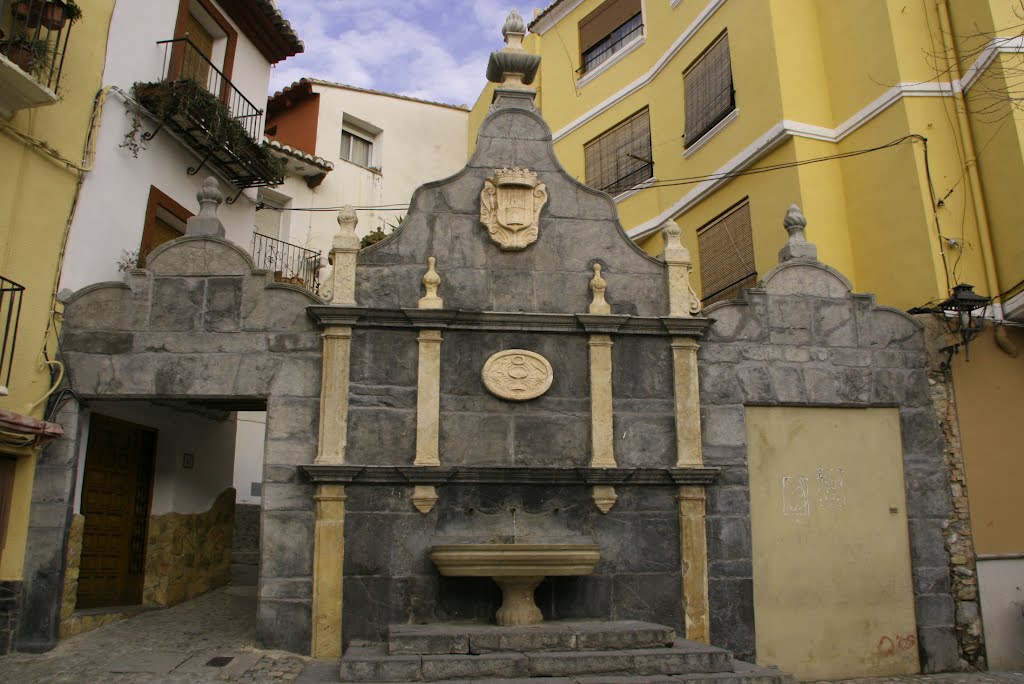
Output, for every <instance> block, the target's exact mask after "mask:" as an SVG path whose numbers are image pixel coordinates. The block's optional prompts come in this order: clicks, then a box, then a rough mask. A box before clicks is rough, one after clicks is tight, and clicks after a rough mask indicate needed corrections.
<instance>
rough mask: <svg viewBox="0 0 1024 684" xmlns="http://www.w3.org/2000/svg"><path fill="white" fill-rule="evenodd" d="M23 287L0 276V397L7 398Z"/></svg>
mask: <svg viewBox="0 0 1024 684" xmlns="http://www.w3.org/2000/svg"><path fill="white" fill-rule="evenodd" d="M24 292H25V286H24V285H19V284H18V283H16V282H14V281H13V280H8V279H7V278H4V277H3V276H0V320H2V321H3V326H4V334H3V341H2V343H0V382H3V385H0V396H7V394H8V389H7V388H8V387H10V386H11V370H12V369H13V366H14V346H15V344H16V343H17V341H18V320H19V319H20V318H21V297H22V295H23V294H24Z"/></svg>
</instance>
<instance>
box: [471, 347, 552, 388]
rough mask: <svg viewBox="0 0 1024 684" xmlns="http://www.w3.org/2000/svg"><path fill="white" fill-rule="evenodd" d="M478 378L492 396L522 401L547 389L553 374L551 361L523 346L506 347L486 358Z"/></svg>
mask: <svg viewBox="0 0 1024 684" xmlns="http://www.w3.org/2000/svg"><path fill="white" fill-rule="evenodd" d="M480 377H481V378H482V379H483V381H484V387H486V388H487V391H488V392H490V393H491V394H493V395H494V396H496V397H501V398H502V399H511V400H512V401H526V400H527V399H536V398H537V397H539V396H540V395H542V394H544V393H545V392H547V391H548V388H549V387H551V381H552V380H553V379H554V377H555V376H554V373H553V372H552V370H551V364H550V363H548V360H547V359H545V358H544V357H543V356H541V355H540V354H538V353H536V352H532V351H527V350H525V349H506V350H504V351H500V352H498V353H497V354H494V355H493V356H491V358H489V359H487V363H485V364H484V368H483V370H482V371H481V372H480Z"/></svg>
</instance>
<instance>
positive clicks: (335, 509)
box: [310, 207, 359, 658]
mask: <svg viewBox="0 0 1024 684" xmlns="http://www.w3.org/2000/svg"><path fill="white" fill-rule="evenodd" d="M356 222H357V218H356V212H355V210H353V209H352V207H345V208H344V209H342V210H341V211H340V212H338V226H339V232H338V234H337V235H336V236H335V238H334V244H333V246H332V248H331V254H330V262H331V263H332V264H333V265H334V270H333V271H332V272H331V274H330V278H329V280H328V282H327V283H326V285H327V287H326V288H325V294H326V295H327V298H328V299H329V301H330V303H331V304H337V305H349V306H353V305H355V303H356V254H357V253H358V252H359V238H357V237H356V230H355V228H356ZM323 341H324V347H323V371H322V375H321V386H320V436H319V443H318V446H317V455H316V460H315V463H317V464H339V463H344V462H345V446H346V442H347V440H348V391H349V357H350V355H351V349H352V328H351V326H346V325H331V326H327V328H326V329H325V330H324V332H323ZM345 498H346V497H345V487H344V485H339V484H320V485H317V490H316V495H315V499H316V526H315V530H314V539H313V605H312V611H313V635H312V640H311V642H312V643H310V653H311V654H312V656H313V657H314V658H340V657H341V618H342V615H341V605H342V584H343V581H344V564H345Z"/></svg>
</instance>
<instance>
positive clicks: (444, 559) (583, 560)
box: [430, 544, 601, 627]
mask: <svg viewBox="0 0 1024 684" xmlns="http://www.w3.org/2000/svg"><path fill="white" fill-rule="evenodd" d="M600 557H601V554H600V551H599V549H598V547H597V544H446V545H443V546H433V547H431V549H430V559H431V560H432V561H434V565H436V566H437V569H438V570H439V571H440V572H441V574H442V575H444V576H445V577H490V578H492V579H493V580H494V581H495V582H497V584H498V586H499V587H501V594H502V603H501V608H499V609H498V612H497V613H496V615H495V622H497V623H498V625H501V626H503V627H507V626H510V625H539V624H540V623H542V622H544V617H543V616H542V615H541V612H540V608H538V607H537V604H536V603H535V602H534V599H533V592H534V590H535V589H536V588H537V585H538V584H540V583H541V581H543V579H544V578H545V577H550V576H567V575H589V574H590V573H592V572H593V571H594V566H595V565H596V564H597V561H598V559H599V558H600Z"/></svg>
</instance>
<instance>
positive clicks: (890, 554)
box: [746, 407, 920, 681]
mask: <svg viewBox="0 0 1024 684" xmlns="http://www.w3.org/2000/svg"><path fill="white" fill-rule="evenodd" d="M746 423H747V445H748V452H747V458H748V462H749V468H750V520H751V528H752V529H751V532H752V542H753V563H754V565H753V577H754V622H755V629H756V634H757V637H756V639H757V660H758V663H760V664H765V665H767V664H770V665H777V666H779V667H780V668H782V669H783V670H785V671H787V672H792V673H794V674H795V675H796V677H797V679H799V680H803V681H810V680H818V679H830V680H831V679H843V678H848V677H862V676H887V675H897V674H909V673H915V672H918V671H919V669H920V667H919V663H918V656H917V644H916V633H917V628H916V623H915V616H914V602H913V586H912V583H911V574H910V545H909V538H908V532H907V517H906V504H905V496H904V489H903V459H902V448H901V442H900V426H899V425H900V422H899V412H898V410H897V409H831V408H793V407H747V408H746Z"/></svg>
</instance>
